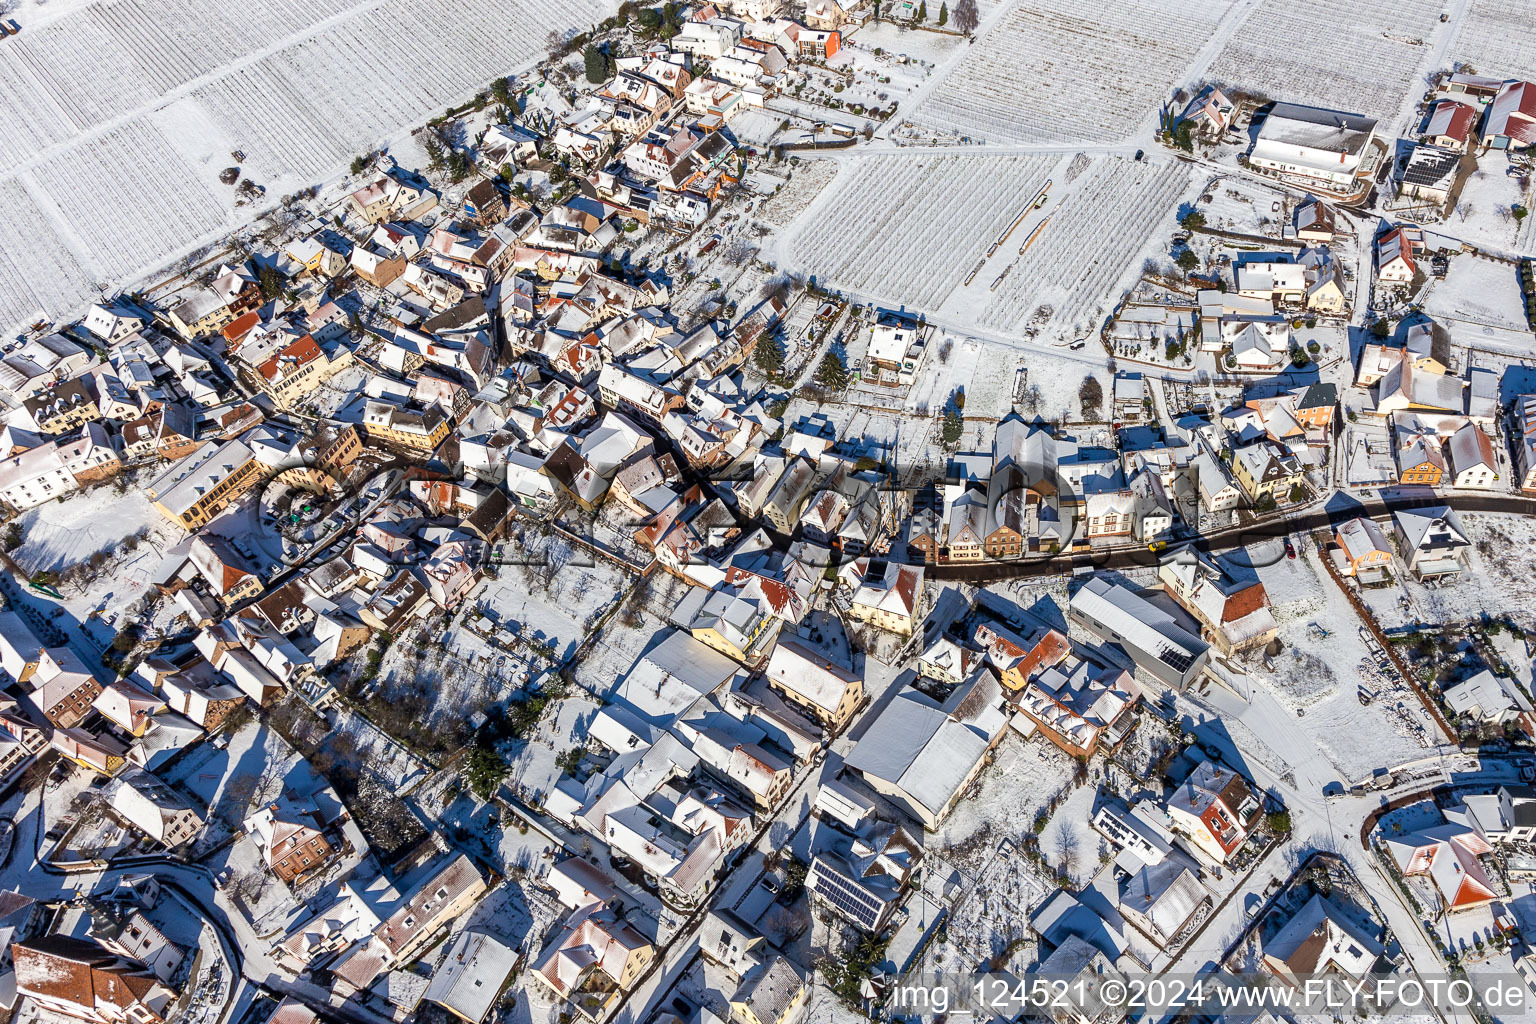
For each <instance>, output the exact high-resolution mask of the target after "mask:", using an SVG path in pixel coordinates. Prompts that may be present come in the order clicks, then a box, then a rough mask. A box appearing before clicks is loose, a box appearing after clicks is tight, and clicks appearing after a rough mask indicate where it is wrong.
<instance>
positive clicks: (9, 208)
mask: <svg viewBox="0 0 1536 1024" xmlns="http://www.w3.org/2000/svg"><path fill="white" fill-rule="evenodd" d="M68 6H69V8H70V9H69V10H68V11H67V12H66V13H64V14H62V15H55V14H54V13H53V11H52V9H51V8H52V5H51V4H50V5H48V7H47V8H43V7H41V6H29V7H28V8H27V9H24V10H23V11H22V12H21V15H20V17H19V18H18V20H19V21H20V22H21V23H22V27H23V32H22V34H21V35H20V36H18V37H17V38H15V39H8V40H6V41H5V45H4V47H0V92H3V93H4V94H5V96H6V102H7V109H8V113H7V116H6V117H5V118H4V119H3V120H0V205H3V208H4V209H5V210H6V216H5V217H4V218H0V324H5V325H7V326H8V325H11V324H13V323H16V322H18V321H20V320H21V319H23V318H26V317H30V316H31V315H33V314H34V312H35V311H36V310H37V309H38V308H39V307H40V308H42V309H43V310H45V311H46V312H47V313H48V314H50V315H59V314H61V313H64V312H66V311H68V309H69V308H70V307H71V306H72V305H74V304H75V303H78V302H80V301H82V300H85V299H86V298H87V297H90V296H93V295H94V293H95V291H96V288H97V287H98V286H99V285H103V284H108V283H116V284H119V285H120V284H123V283H126V282H128V281H132V280H134V279H136V278H138V277H139V276H140V275H143V274H145V273H148V272H150V271H152V270H153V269H154V268H156V267H159V266H162V265H164V264H165V263H166V262H168V261H170V260H173V259H175V258H177V257H178V256H179V255H181V254H182V253H185V252H187V251H190V250H193V249H196V248H198V247H200V246H202V245H206V244H208V243H209V242H212V241H214V240H215V239H216V238H218V237H219V236H220V235H221V234H223V233H224V232H226V231H227V230H229V229H230V228H231V227H232V226H234V225H236V224H239V223H243V222H245V221H248V220H249V219H250V218H251V217H252V216H253V215H254V214H255V213H256V212H257V209H258V207H257V205H255V204H246V205H239V203H238V202H237V194H236V191H235V190H234V189H233V188H230V187H228V186H224V185H221V184H219V182H218V180H217V179H218V175H219V172H220V171H222V170H223V169H224V168H225V167H229V166H236V165H238V166H239V167H240V168H241V173H242V175H243V177H244V178H247V179H249V180H251V181H253V182H255V183H256V184H257V185H260V186H263V187H265V188H266V190H267V191H266V196H265V198H264V199H263V200H262V201H261V202H263V203H275V202H276V200H277V199H278V198H279V197H280V196H281V195H282V194H283V193H285V192H292V191H296V190H298V189H301V188H305V187H307V186H309V185H310V184H312V183H313V182H315V181H317V180H324V179H327V178H332V177H335V176H339V174H340V172H341V170H342V168H343V167H345V165H346V164H347V163H348V162H349V161H350V160H351V159H352V158H353V157H354V156H356V155H357V154H358V153H360V152H364V151H366V150H368V149H369V148H372V147H378V146H380V145H388V144H389V143H391V142H392V141H395V140H397V139H398V138H399V137H400V136H402V135H403V134H405V133H406V131H407V130H408V129H409V128H410V127H412V126H414V125H416V124H418V123H419V122H420V121H422V120H423V119H424V118H426V117H427V116H428V115H429V114H432V113H434V112H438V111H440V110H441V109H442V108H443V107H444V106H446V105H447V104H449V103H452V102H455V101H458V100H461V99H464V98H466V97H468V96H469V95H471V94H473V93H474V92H475V91H476V90H477V89H481V88H484V86H485V85H486V83H487V82H489V81H490V80H491V79H492V78H494V77H496V76H498V75H502V74H507V73H510V72H515V71H519V70H521V69H523V68H525V67H527V66H529V65H530V64H531V63H532V62H533V61H534V60H535V59H536V58H537V57H538V56H539V55H540V53H541V51H542V50H543V48H544V47H545V45H546V40H547V36H548V35H549V34H550V33H551V31H556V32H559V31H562V30H564V29H575V28H580V27H585V26H587V25H589V24H591V23H592V22H594V21H596V20H598V19H599V18H600V17H602V15H603V14H604V13H606V12H607V11H608V10H609V9H610V5H609V4H608V3H606V2H605V0H575V2H574V3H556V2H555V0H526V2H520V3H517V4H515V5H510V6H509V5H505V4H489V5H486V4H465V3H463V2H461V0H394V2H391V3H389V4H384V5H380V4H378V3H376V2H373V0H316V2H313V3H306V4H299V5H295V4H288V3H280V2H273V0H258V2H251V3H244V4H239V5H236V6H234V7H231V6H230V5H229V4H226V3H222V2H220V0H121V2H110V3H109V2H106V0H96V2H92V3H84V4H74V3H71V4H69V5H68ZM34 19H35V20H34ZM237 151H238V152H239V153H241V154H243V155H242V156H239V157H237V156H235V155H234V154H235V153H236V152H237ZM146 200H150V201H146Z"/></svg>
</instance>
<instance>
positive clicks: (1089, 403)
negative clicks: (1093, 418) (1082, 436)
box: [1077, 373, 1104, 419]
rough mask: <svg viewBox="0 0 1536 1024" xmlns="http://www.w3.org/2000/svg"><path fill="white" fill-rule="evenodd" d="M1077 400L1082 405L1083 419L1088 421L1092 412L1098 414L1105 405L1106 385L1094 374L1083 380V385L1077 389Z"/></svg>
mask: <svg viewBox="0 0 1536 1024" xmlns="http://www.w3.org/2000/svg"><path fill="white" fill-rule="evenodd" d="M1077 400H1078V401H1079V402H1080V403H1082V407H1083V417H1084V418H1085V419H1086V418H1087V417H1088V415H1089V413H1090V411H1091V412H1097V411H1098V410H1099V408H1100V407H1101V406H1102V405H1103V404H1104V385H1102V384H1100V383H1099V379H1098V378H1097V377H1095V376H1094V375H1093V374H1091V373H1090V374H1089V375H1088V376H1086V377H1084V378H1083V383H1082V385H1081V386H1080V387H1079V388H1078V389H1077Z"/></svg>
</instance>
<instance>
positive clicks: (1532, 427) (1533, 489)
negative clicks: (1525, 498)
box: [1511, 395, 1536, 494]
mask: <svg viewBox="0 0 1536 1024" xmlns="http://www.w3.org/2000/svg"><path fill="white" fill-rule="evenodd" d="M1514 405H1515V409H1514V415H1513V416H1512V417H1511V427H1512V429H1511V433H1513V434H1514V438H1513V445H1514V449H1515V472H1516V475H1517V479H1518V480H1519V482H1520V490H1522V491H1524V492H1525V493H1526V494H1536V395H1520V396H1519V397H1517V398H1516V399H1515V402H1514Z"/></svg>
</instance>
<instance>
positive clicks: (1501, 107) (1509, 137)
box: [1483, 81, 1536, 149]
mask: <svg viewBox="0 0 1536 1024" xmlns="http://www.w3.org/2000/svg"><path fill="white" fill-rule="evenodd" d="M1532 144H1536V85H1533V84H1532V83H1530V82H1520V81H1511V82H1505V83H1504V84H1503V85H1502V86H1500V87H1499V91H1498V94H1497V95H1496V96H1494V98H1493V102H1492V103H1490V104H1489V105H1488V113H1487V115H1486V116H1485V117H1484V119H1483V148H1484V149H1487V148H1489V147H1492V148H1494V149H1512V148H1514V147H1516V146H1529V145H1532Z"/></svg>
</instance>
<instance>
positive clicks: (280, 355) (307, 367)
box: [256, 334, 352, 409]
mask: <svg viewBox="0 0 1536 1024" xmlns="http://www.w3.org/2000/svg"><path fill="white" fill-rule="evenodd" d="M351 362H352V353H351V352H349V351H347V350H346V349H341V350H340V351H339V352H338V354H337V357H336V358H335V359H331V358H329V357H328V356H327V355H326V354H325V350H324V349H322V348H321V347H320V346H319V345H318V344H317V343H316V342H315V339H314V338H312V337H310V336H309V335H308V334H306V335H304V336H303V337H302V338H299V339H298V340H296V341H294V342H292V343H291V344H289V345H288V346H287V347H286V348H283V349H282V350H281V351H278V352H275V353H273V355H272V356H271V358H269V359H268V360H267V361H266V362H264V363H262V364H261V365H260V366H258V367H257V368H256V377H257V380H258V381H259V383H260V384H261V390H262V391H263V392H265V393H266V394H267V395H269V396H270V397H271V399H272V402H273V404H275V405H276V406H277V407H278V408H279V409H292V408H293V407H294V406H295V405H296V404H297V403H298V402H299V401H300V400H301V399H303V398H304V397H305V396H306V395H309V394H312V393H313V392H315V391H317V390H319V388H320V386H321V385H322V384H324V383H325V382H326V381H327V380H328V379H330V377H331V376H333V375H334V374H335V373H336V372H337V371H339V370H341V369H343V368H344V367H346V366H348V365H350V364H351Z"/></svg>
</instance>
